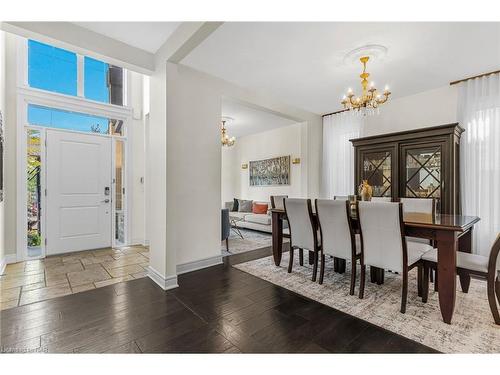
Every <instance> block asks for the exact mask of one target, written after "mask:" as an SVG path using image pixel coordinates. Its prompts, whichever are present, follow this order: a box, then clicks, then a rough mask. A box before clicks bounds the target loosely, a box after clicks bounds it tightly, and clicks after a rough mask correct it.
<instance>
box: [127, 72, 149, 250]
mask: <svg viewBox="0 0 500 375" xmlns="http://www.w3.org/2000/svg"><path fill="white" fill-rule="evenodd" d="M128 79H129V82H128V83H129V84H128V88H129V101H128V105H129V106H130V107H132V109H133V119H132V123H131V124H130V126H129V132H130V133H132V144H131V145H130V150H131V154H132V155H131V156H132V157H131V158H130V163H129V168H131V173H132V178H131V181H132V186H130V187H129V190H130V192H131V193H132V199H131V203H132V207H130V224H129V225H130V231H129V232H130V238H129V243H132V244H144V243H145V242H146V238H145V237H146V235H145V201H144V195H145V185H144V183H143V182H141V178H144V176H145V154H146V151H145V144H144V109H143V104H144V103H143V96H144V95H143V75H142V74H139V73H135V72H130V71H129V74H128Z"/></svg>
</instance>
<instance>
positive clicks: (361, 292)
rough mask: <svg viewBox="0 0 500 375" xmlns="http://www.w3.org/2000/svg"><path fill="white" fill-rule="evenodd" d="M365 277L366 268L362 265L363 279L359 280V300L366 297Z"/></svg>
mask: <svg viewBox="0 0 500 375" xmlns="http://www.w3.org/2000/svg"><path fill="white" fill-rule="evenodd" d="M365 277H366V266H365V265H364V264H361V277H360V280H359V298H361V299H363V297H364V295H365Z"/></svg>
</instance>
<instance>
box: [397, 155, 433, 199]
mask: <svg viewBox="0 0 500 375" xmlns="http://www.w3.org/2000/svg"><path fill="white" fill-rule="evenodd" d="M441 187H442V178H441V147H440V146H436V147H430V148H425V149H424V148H419V149H411V150H407V151H406V176H405V195H406V197H411V198H431V197H432V198H440V197H441Z"/></svg>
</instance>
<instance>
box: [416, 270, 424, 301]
mask: <svg viewBox="0 0 500 375" xmlns="http://www.w3.org/2000/svg"><path fill="white" fill-rule="evenodd" d="M422 277H423V269H422V265H419V266H417V290H418V296H419V297H422Z"/></svg>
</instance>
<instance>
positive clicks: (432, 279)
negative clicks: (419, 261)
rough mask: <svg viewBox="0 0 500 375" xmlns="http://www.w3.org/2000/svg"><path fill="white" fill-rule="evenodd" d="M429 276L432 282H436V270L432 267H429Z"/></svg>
mask: <svg viewBox="0 0 500 375" xmlns="http://www.w3.org/2000/svg"><path fill="white" fill-rule="evenodd" d="M429 278H430V280H431V283H433V282H434V270H433V269H432V268H430V269H429Z"/></svg>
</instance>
